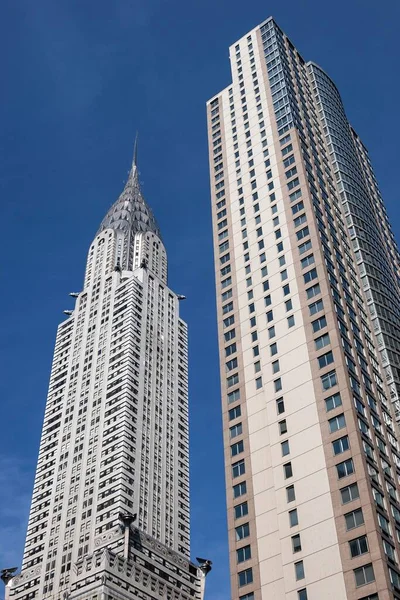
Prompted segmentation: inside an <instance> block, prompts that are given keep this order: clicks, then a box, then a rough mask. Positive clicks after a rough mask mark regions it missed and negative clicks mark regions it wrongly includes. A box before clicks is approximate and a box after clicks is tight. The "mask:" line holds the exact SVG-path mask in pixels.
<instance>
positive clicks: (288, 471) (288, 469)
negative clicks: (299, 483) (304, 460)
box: [283, 462, 293, 479]
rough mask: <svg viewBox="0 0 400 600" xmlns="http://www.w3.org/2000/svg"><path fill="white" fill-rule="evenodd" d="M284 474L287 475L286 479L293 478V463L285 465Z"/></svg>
mask: <svg viewBox="0 0 400 600" xmlns="http://www.w3.org/2000/svg"><path fill="white" fill-rule="evenodd" d="M283 473H284V475H285V479H289V477H292V476H293V470H292V463H290V462H289V463H286V464H285V465H283Z"/></svg>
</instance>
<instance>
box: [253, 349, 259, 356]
mask: <svg viewBox="0 0 400 600" xmlns="http://www.w3.org/2000/svg"><path fill="white" fill-rule="evenodd" d="M253 356H254V357H256V356H260V348H259V346H253Z"/></svg>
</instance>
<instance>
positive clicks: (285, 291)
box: [282, 283, 290, 296]
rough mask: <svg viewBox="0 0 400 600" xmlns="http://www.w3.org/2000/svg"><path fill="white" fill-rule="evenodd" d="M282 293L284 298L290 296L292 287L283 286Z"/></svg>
mask: <svg viewBox="0 0 400 600" xmlns="http://www.w3.org/2000/svg"><path fill="white" fill-rule="evenodd" d="M282 291H283V295H284V296H287V295H288V294H290V285H289V283H287V284H286V285H284V286H283V288H282Z"/></svg>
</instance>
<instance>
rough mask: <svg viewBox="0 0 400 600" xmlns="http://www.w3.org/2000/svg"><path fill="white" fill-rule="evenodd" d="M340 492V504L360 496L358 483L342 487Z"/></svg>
mask: <svg viewBox="0 0 400 600" xmlns="http://www.w3.org/2000/svg"><path fill="white" fill-rule="evenodd" d="M340 494H341V496H342V504H348V502H352V501H353V500H357V499H358V498H359V497H360V493H359V491H358V485H357V484H356V483H352V484H351V485H348V486H346V487H345V488H342V489H341V490H340Z"/></svg>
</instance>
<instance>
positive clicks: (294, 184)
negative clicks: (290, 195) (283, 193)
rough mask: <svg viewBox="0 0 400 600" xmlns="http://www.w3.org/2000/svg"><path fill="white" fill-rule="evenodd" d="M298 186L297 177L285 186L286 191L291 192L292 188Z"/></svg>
mask: <svg viewBox="0 0 400 600" xmlns="http://www.w3.org/2000/svg"><path fill="white" fill-rule="evenodd" d="M298 185H300V181H299V178H298V177H295V178H294V179H292V181H289V183H288V184H287V187H288V190H289V191H290V190H293V188H295V187H297V186H298Z"/></svg>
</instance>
